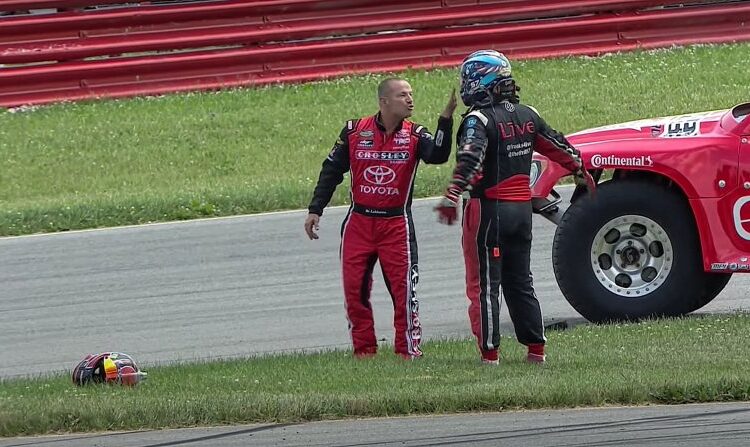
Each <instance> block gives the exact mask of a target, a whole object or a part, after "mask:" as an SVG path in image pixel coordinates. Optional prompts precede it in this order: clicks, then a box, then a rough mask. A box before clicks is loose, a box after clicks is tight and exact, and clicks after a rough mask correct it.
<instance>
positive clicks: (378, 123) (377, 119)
mask: <svg viewBox="0 0 750 447" xmlns="http://www.w3.org/2000/svg"><path fill="white" fill-rule="evenodd" d="M375 125H376V126H378V129H380V130H381V131H382V132H383V133H385V131H386V130H385V126H384V125H383V119H382V118H381V116H380V112H378V113H376V114H375ZM402 127H404V120H401V122H399V123H398V126H396V129H395V130H394V131H393V133H396V132H398V131H399V130H401V128H402Z"/></svg>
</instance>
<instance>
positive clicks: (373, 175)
mask: <svg viewBox="0 0 750 447" xmlns="http://www.w3.org/2000/svg"><path fill="white" fill-rule="evenodd" d="M365 180H367V181H368V182H370V183H372V184H373V185H379V186H383V185H387V184H389V183H392V182H393V181H394V180H396V173H395V172H394V171H393V169H391V168H389V167H388V166H369V167H367V168H366V169H365Z"/></svg>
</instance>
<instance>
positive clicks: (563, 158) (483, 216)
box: [435, 50, 595, 364]
mask: <svg viewBox="0 0 750 447" xmlns="http://www.w3.org/2000/svg"><path fill="white" fill-rule="evenodd" d="M519 90H520V89H519V88H518V87H516V83H515V80H514V79H513V77H512V75H511V66H510V62H509V61H508V59H507V58H506V57H505V56H504V55H503V54H502V53H498V52H497V51H494V50H482V51H477V52H475V53H472V54H471V55H469V56H468V57H467V58H466V59H464V62H463V64H462V65H461V92H460V93H461V99H462V101H463V102H464V104H466V105H467V106H468V107H469V110H468V111H467V113H466V114H465V115H464V118H463V121H462V122H461V125H460V127H459V130H458V134H457V144H458V146H457V155H456V157H457V164H456V168H455V170H454V172H453V179H452V180H451V182H450V184H449V186H448V188H447V189H446V192H445V194H444V196H443V198H442V199H441V201H440V203H439V205H438V206H437V207H436V208H435V209H436V211H437V212H438V218H439V220H440V221H441V222H443V223H447V224H449V225H450V224H452V223H453V222H454V221H455V220H456V218H457V208H458V201H459V198H460V197H461V195H462V193H463V192H464V191H466V190H468V191H470V198H469V199H468V200H467V201H466V202H465V206H464V216H463V222H462V225H463V236H462V245H463V252H464V262H465V266H466V294H467V297H468V298H469V319H470V321H471V328H472V332H473V333H474V335H475V336H476V338H477V342H478V344H479V348H480V352H481V355H482V361H483V362H485V363H489V364H497V363H498V347H499V343H500V333H499V329H498V327H499V312H500V287H501V286H502V290H503V293H504V295H505V297H506V300H507V303H508V312H509V313H510V317H511V320H512V321H513V326H514V328H515V332H516V337H517V339H518V341H519V342H520V343H522V344H524V345H526V346H527V347H528V353H527V357H526V358H527V360H528V361H530V362H537V363H541V362H544V360H545V355H544V344H545V341H546V339H545V337H544V326H543V324H542V313H541V309H540V307H539V301H538V300H537V297H536V295H535V293H534V286H533V283H532V278H531V271H530V254H531V215H532V208H531V189H530V187H529V172H530V170H531V161H532V155H533V151H537V152H540V153H541V154H543V155H545V156H547V157H548V158H549V159H551V160H553V161H555V162H557V163H559V164H560V165H562V166H564V167H565V168H567V169H569V170H570V171H571V172H573V173H574V178H575V179H576V182H577V183H582V184H586V185H588V187H589V189H590V191H592V192H593V189H594V188H595V184H594V181H593V179H592V178H591V176H590V175H589V173H588V172H587V171H586V170H585V169H584V166H583V163H582V161H581V158H580V154H579V152H578V151H577V150H576V149H575V148H574V147H573V146H571V144H570V143H569V142H568V141H567V140H566V139H565V137H564V136H563V135H562V134H560V133H559V132H557V131H555V130H553V129H552V128H551V127H549V126H548V125H547V123H546V122H545V121H544V120H543V119H542V118H541V117H540V116H539V114H538V112H537V111H536V110H535V109H533V108H532V107H529V106H526V105H523V104H520V103H519V98H518V91H519Z"/></svg>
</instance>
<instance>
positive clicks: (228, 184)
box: [0, 44, 750, 236]
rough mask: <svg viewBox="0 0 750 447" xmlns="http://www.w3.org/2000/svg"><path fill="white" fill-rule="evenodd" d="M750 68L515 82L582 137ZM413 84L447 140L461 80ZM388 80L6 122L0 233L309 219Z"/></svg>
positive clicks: (741, 78)
mask: <svg viewBox="0 0 750 447" xmlns="http://www.w3.org/2000/svg"><path fill="white" fill-rule="evenodd" d="M748 60H750V44H736V45H724V46H696V47H689V48H681V49H673V50H660V51H653V52H636V53H627V54H617V55H610V56H606V57H602V58H585V57H576V58H567V59H553V60H536V61H516V62H514V73H515V77H516V78H517V79H518V82H519V85H521V86H522V88H523V90H522V92H521V93H522V98H523V101H524V102H526V103H529V104H532V105H534V106H535V107H536V108H537V109H539V111H540V112H541V113H542V114H543V116H544V117H545V118H546V119H547V120H548V121H549V123H550V124H552V125H553V126H554V127H556V128H558V129H559V130H561V131H564V132H571V131H575V130H580V129H582V128H587V127H592V126H597V125H603V124H610V123H616V122H621V121H626V120H632V119H638V118H644V117H652V116H664V115H673V114H680V113H688V112H696V111H703V110H714V109H722V108H729V107H731V106H732V105H735V104H737V103H740V102H743V101H748V100H750V95H748V85H750V75H749V74H748V70H747V61H748ZM403 75H404V76H406V77H407V78H408V79H409V80H410V81H411V83H412V86H413V88H414V92H415V95H416V107H417V111H416V114H415V116H414V120H415V121H417V122H420V123H423V124H426V125H427V126H428V127H429V128H431V129H432V130H434V126H435V121H436V118H437V115H438V113H439V112H440V110H442V108H443V106H444V103H445V101H446V98H447V94H448V92H449V90H450V88H451V87H453V86H455V85H456V84H457V73H456V70H455V69H450V70H433V71H427V72H424V71H420V72H407V73H403ZM380 79H381V77H380V76H364V77H353V78H346V79H339V80H335V81H330V82H320V83H314V84H304V85H292V86H283V87H278V86H276V87H268V88H259V89H238V90H233V91H223V92H218V93H194V94H183V95H172V96H166V97H161V98H139V99H133V100H121V101H98V102H89V103H73V104H62V105H56V106H51V107H44V108H39V109H33V110H30V111H15V112H14V113H10V112H1V113H0V165H1V166H2V169H0V236H7V235H20V234H29V233H36V232H49V231H63V230H72V229H82V228H94V227H106V226H115V225H126V224H140V223H146V222H155V221H167V220H179V219H191V218H196V217H207V216H225V215H234V214H242V213H254V212H259V211H269V210H280V209H297V208H304V207H306V206H307V204H308V202H309V200H310V197H311V194H312V189H313V187H314V185H315V182H316V181H317V175H318V172H319V170H320V164H321V162H322V160H323V159H324V158H325V156H326V155H327V154H328V152H329V150H330V147H331V146H332V144H333V142H334V140H335V138H336V136H337V135H338V132H339V130H340V129H341V127H342V126H343V124H344V122H345V121H346V120H347V119H350V118H355V117H359V116H363V115H367V114H371V113H374V112H375V111H376V107H377V105H376V101H375V88H376V85H377V83H378V81H379V80H380ZM457 117H458V114H457ZM451 168H452V167H451V165H450V164H448V165H444V166H440V167H423V168H421V171H420V175H419V178H418V179H417V182H416V189H415V196H416V197H424V196H430V195H436V194H438V193H440V192H442V189H443V188H444V186H445V184H446V182H447V181H448V179H449V177H450V172H449V170H450V169H451ZM346 190H347V188H346V187H343V186H342V187H340V188H339V190H338V192H337V194H336V195H335V197H334V201H333V203H334V204H342V203H346V199H347V191H346Z"/></svg>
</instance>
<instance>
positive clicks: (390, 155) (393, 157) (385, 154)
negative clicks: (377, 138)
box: [355, 151, 409, 161]
mask: <svg viewBox="0 0 750 447" xmlns="http://www.w3.org/2000/svg"><path fill="white" fill-rule="evenodd" d="M355 156H356V157H357V160H387V161H406V160H408V159H409V151H357V152H356V153H355Z"/></svg>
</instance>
